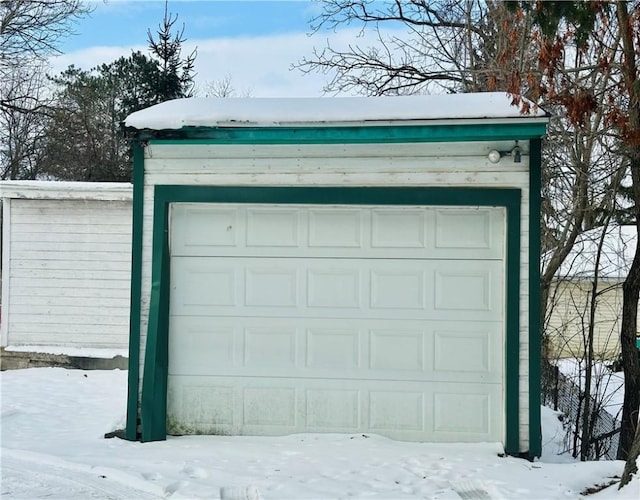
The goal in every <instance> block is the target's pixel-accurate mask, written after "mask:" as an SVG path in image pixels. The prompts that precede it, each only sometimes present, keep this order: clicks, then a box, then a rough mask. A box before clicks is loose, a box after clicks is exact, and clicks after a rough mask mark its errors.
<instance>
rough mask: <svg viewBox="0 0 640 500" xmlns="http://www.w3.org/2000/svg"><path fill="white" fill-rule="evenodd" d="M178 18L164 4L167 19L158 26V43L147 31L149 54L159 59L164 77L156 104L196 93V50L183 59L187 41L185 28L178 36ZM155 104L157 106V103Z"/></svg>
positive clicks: (161, 79)
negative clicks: (176, 28)
mask: <svg viewBox="0 0 640 500" xmlns="http://www.w3.org/2000/svg"><path fill="white" fill-rule="evenodd" d="M177 20H178V16H177V15H176V16H172V14H171V13H170V12H168V10H167V2H166V1H165V4H164V18H163V20H162V23H161V24H160V25H159V26H158V31H157V35H158V38H157V40H156V39H155V38H154V37H153V35H152V33H151V30H148V31H147V36H148V41H149V52H150V53H151V55H152V56H153V57H154V58H156V59H157V61H158V63H159V67H160V77H159V80H158V82H157V84H156V92H157V95H156V103H160V102H164V101H168V100H170V99H178V98H181V97H191V95H192V94H193V85H194V83H193V77H194V76H195V74H194V64H195V60H196V55H197V53H196V50H194V51H193V52H191V54H189V55H188V56H187V57H186V58H184V59H183V58H182V44H183V43H184V42H185V41H186V39H185V38H184V36H183V35H184V25H183V26H182V29H181V30H180V31H178V32H176V33H175V34H174V33H173V26H174V24H175V23H176V21H177ZM154 104H155V103H154Z"/></svg>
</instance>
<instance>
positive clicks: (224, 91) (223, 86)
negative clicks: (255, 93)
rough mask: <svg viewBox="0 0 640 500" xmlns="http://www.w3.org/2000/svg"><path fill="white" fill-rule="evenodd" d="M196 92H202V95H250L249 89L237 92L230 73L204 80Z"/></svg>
mask: <svg viewBox="0 0 640 500" xmlns="http://www.w3.org/2000/svg"><path fill="white" fill-rule="evenodd" d="M196 93H198V94H203V95H204V97H251V90H250V89H247V90H244V91H243V92H241V93H238V90H237V89H236V88H235V86H234V85H233V81H232V78H231V75H226V76H225V77H224V78H222V79H221V80H213V81H209V82H206V83H205V84H204V85H203V86H202V88H200V89H198V91H197V92H196Z"/></svg>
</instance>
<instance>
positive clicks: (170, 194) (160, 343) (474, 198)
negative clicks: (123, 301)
mask: <svg viewBox="0 0 640 500" xmlns="http://www.w3.org/2000/svg"><path fill="white" fill-rule="evenodd" d="M179 202H195V203H280V204H314V205H315V204H320V205H321V204H345V205H365V204H366V205H424V206H432V205H436V206H437V205H441V206H442V205H447V206H497V207H505V209H506V212H507V213H506V217H507V221H506V230H507V235H506V239H507V241H506V248H507V257H506V258H507V267H506V276H505V279H506V284H505V300H506V306H505V316H506V317H505V332H504V341H505V379H506V389H505V401H504V404H505V408H504V410H505V415H506V420H505V426H506V429H505V450H506V452H507V453H509V454H518V453H519V451H520V450H519V350H520V337H519V336H520V331H519V322H520V319H519V318H520V293H519V283H520V202H521V192H520V190H519V189H510V188H504V189H503V188H460V187H422V188H420V187H418V188H416V187H406V188H405V187H345V188H340V187H327V188H325V187H247V186H218V187H213V186H156V187H155V201H154V217H153V248H152V288H151V302H150V309H149V328H148V333H147V349H146V356H145V363H144V383H143V388H142V405H141V419H142V440H143V441H157V440H163V439H166V414H167V377H168V357H169V352H168V351H169V345H168V324H169V277H170V257H169V217H168V213H169V206H170V204H171V203H179Z"/></svg>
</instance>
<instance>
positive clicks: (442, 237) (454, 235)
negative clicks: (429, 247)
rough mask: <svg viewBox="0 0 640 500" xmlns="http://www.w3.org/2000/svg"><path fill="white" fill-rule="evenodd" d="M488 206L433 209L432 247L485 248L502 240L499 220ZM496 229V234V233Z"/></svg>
mask: <svg viewBox="0 0 640 500" xmlns="http://www.w3.org/2000/svg"><path fill="white" fill-rule="evenodd" d="M496 219H497V217H496V212H495V211H489V210H475V211H470V210H468V209H455V208H448V209H436V210H435V227H436V231H435V247H436V248H443V249H465V248H466V249H473V250H485V249H490V248H492V246H493V245H495V242H496V241H501V240H502V234H501V227H502V221H501V220H500V219H498V220H496ZM496 233H497V234H496Z"/></svg>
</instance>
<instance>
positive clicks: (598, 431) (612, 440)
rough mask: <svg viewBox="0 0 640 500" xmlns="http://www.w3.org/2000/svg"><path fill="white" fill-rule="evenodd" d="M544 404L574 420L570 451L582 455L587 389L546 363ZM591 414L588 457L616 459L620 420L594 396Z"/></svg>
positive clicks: (575, 454)
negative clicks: (583, 420) (581, 439)
mask: <svg viewBox="0 0 640 500" xmlns="http://www.w3.org/2000/svg"><path fill="white" fill-rule="evenodd" d="M542 399H543V404H544V405H546V406H549V407H551V408H553V409H554V410H557V411H561V412H562V413H564V414H565V415H566V416H567V419H568V420H569V421H570V422H571V427H570V431H571V434H572V435H571V436H568V438H569V439H568V442H567V446H568V451H571V453H572V454H573V456H577V455H579V454H580V435H581V430H580V429H581V424H579V422H582V414H583V412H584V407H585V404H584V403H585V395H584V390H583V389H582V388H581V387H580V386H579V385H578V384H576V383H575V381H574V380H572V378H571V377H568V376H567V375H565V374H563V373H562V372H561V371H560V369H559V368H558V367H557V366H555V365H552V364H551V363H546V364H545V366H544V368H543V377H542ZM589 409H590V413H591V432H590V433H589V434H590V436H591V438H590V441H589V454H588V459H589V460H615V459H616V453H617V451H618V441H619V437H620V422H619V421H618V420H617V419H616V418H615V416H613V415H611V414H610V413H609V412H608V411H606V409H604V408H602V402H601V401H598V400H597V398H595V397H593V396H591V399H590V402H589Z"/></svg>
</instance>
